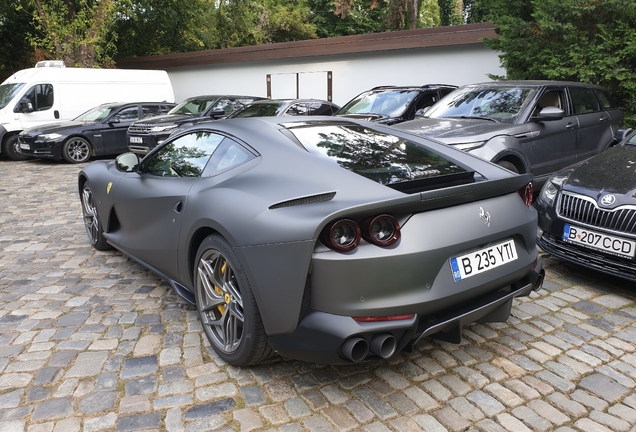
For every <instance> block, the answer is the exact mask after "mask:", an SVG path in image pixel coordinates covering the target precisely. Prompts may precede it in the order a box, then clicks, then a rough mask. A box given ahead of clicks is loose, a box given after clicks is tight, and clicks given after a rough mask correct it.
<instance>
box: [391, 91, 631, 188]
mask: <svg viewBox="0 0 636 432" xmlns="http://www.w3.org/2000/svg"><path fill="white" fill-rule="evenodd" d="M622 124H623V113H622V112H621V111H620V110H619V109H618V107H617V106H616V104H615V103H614V102H613V101H612V99H611V98H610V95H609V92H608V91H607V90H606V89H604V88H602V87H598V86H595V85H590V84H582V83H574V82H560V81H500V82H488V83H480V84H472V85H467V86H464V87H461V88H459V89H457V90H455V91H453V92H452V93H450V94H448V95H447V96H446V97H444V98H443V99H442V100H440V101H439V102H438V103H436V104H435V105H433V106H432V107H431V108H430V109H429V110H427V111H426V112H425V113H424V117H422V118H420V119H416V120H413V121H408V122H404V123H401V124H399V125H396V126H394V127H396V128H398V129H402V130H405V131H408V132H411V133H414V134H417V135H423V136H426V137H430V138H435V139H437V140H439V141H442V142H444V143H445V144H449V145H452V146H454V147H456V148H459V149H462V150H464V151H467V152H470V153H472V154H474V155H476V156H479V157H481V158H483V159H486V160H489V161H492V162H495V163H497V164H499V165H501V166H502V167H505V168H508V169H509V170H511V171H514V172H518V173H532V174H534V176H535V181H534V184H535V188H537V190H538V187H539V186H540V185H541V184H543V183H544V182H545V180H546V179H547V177H549V175H550V174H552V173H553V172H555V171H558V170H560V169H561V168H564V167H566V166H568V165H571V164H573V163H575V162H576V161H579V160H582V159H587V158H589V157H591V156H594V155H595V154H598V153H601V152H602V151H604V150H605V149H607V148H608V147H609V146H610V145H611V144H612V143H613V136H614V133H615V132H616V130H618V129H619V128H620V127H621V126H622Z"/></svg>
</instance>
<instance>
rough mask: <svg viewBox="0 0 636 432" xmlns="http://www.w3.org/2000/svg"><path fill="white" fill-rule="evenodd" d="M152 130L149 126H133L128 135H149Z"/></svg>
mask: <svg viewBox="0 0 636 432" xmlns="http://www.w3.org/2000/svg"><path fill="white" fill-rule="evenodd" d="M150 129H152V125H149V124H143V123H142V124H132V125H130V126H129V127H128V133H137V134H147V133H148V132H150Z"/></svg>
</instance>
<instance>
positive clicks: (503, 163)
mask: <svg viewBox="0 0 636 432" xmlns="http://www.w3.org/2000/svg"><path fill="white" fill-rule="evenodd" d="M497 165H499V166H500V167H502V168H505V169H507V170H509V171H512V172H513V173H515V174H519V170H518V169H517V167H516V166H515V165H514V164H513V163H512V162H508V161H499V162H497Z"/></svg>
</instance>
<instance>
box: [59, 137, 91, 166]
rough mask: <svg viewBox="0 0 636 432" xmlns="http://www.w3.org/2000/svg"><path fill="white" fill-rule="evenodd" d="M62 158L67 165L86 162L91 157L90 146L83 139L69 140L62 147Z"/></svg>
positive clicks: (73, 138) (74, 138)
mask: <svg viewBox="0 0 636 432" xmlns="http://www.w3.org/2000/svg"><path fill="white" fill-rule="evenodd" d="M62 157H63V158H64V160H65V161H66V162H69V163H82V162H87V161H88V159H90V157H91V145H90V144H89V143H88V141H86V140H85V139H84V138H80V137H72V138H69V139H68V140H67V141H66V142H65V143H64V147H62Z"/></svg>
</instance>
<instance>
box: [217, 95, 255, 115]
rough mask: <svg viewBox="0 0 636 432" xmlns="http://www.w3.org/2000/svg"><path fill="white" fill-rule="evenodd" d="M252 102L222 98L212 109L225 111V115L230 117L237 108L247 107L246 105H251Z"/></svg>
mask: <svg viewBox="0 0 636 432" xmlns="http://www.w3.org/2000/svg"><path fill="white" fill-rule="evenodd" d="M251 102H252V100H251V99H250V100H237V99H227V98H223V99H219V101H218V102H217V104H216V105H215V107H214V109H215V110H225V115H226V116H227V115H230V114H232V113H233V112H234V111H236V110H237V109H239V108H243V107H244V106H245V105H247V104H248V103H251Z"/></svg>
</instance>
